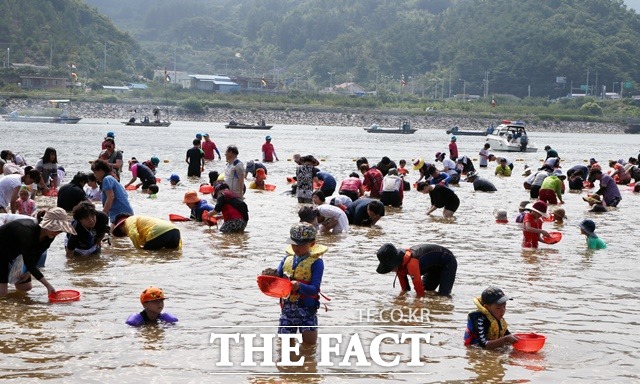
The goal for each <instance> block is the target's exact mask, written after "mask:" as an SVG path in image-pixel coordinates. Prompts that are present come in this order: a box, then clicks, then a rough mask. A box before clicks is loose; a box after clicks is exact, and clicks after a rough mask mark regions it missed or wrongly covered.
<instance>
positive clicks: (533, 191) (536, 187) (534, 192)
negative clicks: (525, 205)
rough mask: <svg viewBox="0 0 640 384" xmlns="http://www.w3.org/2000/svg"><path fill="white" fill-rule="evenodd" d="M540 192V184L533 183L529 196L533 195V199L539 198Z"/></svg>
mask: <svg viewBox="0 0 640 384" xmlns="http://www.w3.org/2000/svg"><path fill="white" fill-rule="evenodd" d="M539 193H540V186H539V185H532V186H531V189H530V190H529V196H531V198H532V199H537V198H538V194H539Z"/></svg>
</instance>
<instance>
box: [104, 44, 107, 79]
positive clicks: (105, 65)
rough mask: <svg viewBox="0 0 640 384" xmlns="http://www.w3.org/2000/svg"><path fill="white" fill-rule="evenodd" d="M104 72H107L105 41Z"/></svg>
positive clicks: (105, 46) (105, 45) (105, 47)
mask: <svg viewBox="0 0 640 384" xmlns="http://www.w3.org/2000/svg"><path fill="white" fill-rule="evenodd" d="M104 73H107V42H106V41H105V42H104Z"/></svg>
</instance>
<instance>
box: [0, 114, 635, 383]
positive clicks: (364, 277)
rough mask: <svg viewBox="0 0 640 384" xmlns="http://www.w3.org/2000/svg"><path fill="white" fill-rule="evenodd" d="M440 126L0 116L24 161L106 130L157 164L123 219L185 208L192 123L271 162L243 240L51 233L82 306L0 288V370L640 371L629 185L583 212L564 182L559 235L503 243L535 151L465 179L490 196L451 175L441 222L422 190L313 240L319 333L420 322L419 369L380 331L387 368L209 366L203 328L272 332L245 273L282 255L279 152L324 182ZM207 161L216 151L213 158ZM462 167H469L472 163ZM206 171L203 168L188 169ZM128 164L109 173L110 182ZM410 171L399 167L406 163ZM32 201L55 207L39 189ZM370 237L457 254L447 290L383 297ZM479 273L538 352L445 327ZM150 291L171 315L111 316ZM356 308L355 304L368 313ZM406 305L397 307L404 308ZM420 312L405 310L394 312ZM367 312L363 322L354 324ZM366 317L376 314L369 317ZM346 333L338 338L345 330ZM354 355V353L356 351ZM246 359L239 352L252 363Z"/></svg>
mask: <svg viewBox="0 0 640 384" xmlns="http://www.w3.org/2000/svg"><path fill="white" fill-rule="evenodd" d="M444 128H445V127H443V129H439V130H419V131H418V132H417V133H415V134H414V135H389V134H369V133H366V132H364V131H363V129H362V127H320V126H318V127H315V126H291V125H289V126H275V127H274V128H273V129H271V130H270V131H244V130H229V129H224V126H223V124H222V123H206V124H205V123H193V122H174V123H173V124H172V125H171V127H168V128H142V127H124V126H122V125H121V124H119V122H118V121H116V120H109V121H107V120H98V119H93V120H92V119H85V120H83V121H82V122H81V124H78V125H48V124H13V123H6V122H3V123H2V124H1V125H0V130H1V131H2V135H1V142H2V145H1V146H2V148H3V149H5V148H8V149H12V150H14V151H15V152H18V153H20V154H22V155H23V156H24V157H25V158H26V159H27V161H28V162H29V163H30V164H35V163H36V161H37V159H38V157H41V156H42V154H43V153H44V149H45V147H47V146H52V147H54V148H56V149H57V151H58V158H59V162H60V164H61V165H63V166H64V167H65V169H66V171H67V172H68V175H67V177H66V180H67V181H69V180H70V179H71V176H72V175H73V174H74V173H75V172H77V171H80V170H82V171H89V160H92V159H94V158H95V157H96V156H97V154H98V153H99V149H100V143H101V142H102V139H103V137H104V136H105V134H106V132H107V131H114V132H115V134H116V143H117V147H118V148H119V149H122V150H124V158H125V160H126V159H129V158H130V157H132V156H135V157H137V158H138V159H148V158H149V157H150V156H153V155H155V156H158V157H159V158H160V159H161V163H160V166H159V168H158V173H157V174H158V176H159V177H161V178H162V179H163V181H162V182H161V183H160V187H161V191H160V193H159V195H158V198H157V199H148V198H147V197H146V196H145V195H142V194H139V193H138V192H129V197H130V200H131V202H132V204H133V206H134V209H135V212H136V213H137V214H144V215H151V216H156V217H161V218H165V219H166V218H168V215H169V213H177V214H181V215H184V216H188V208H187V207H186V206H185V205H184V204H182V203H181V200H182V196H183V194H184V192H186V191H188V190H190V189H197V187H198V185H199V183H200V182H205V181H206V178H205V177H203V178H202V179H201V180H196V179H187V178H186V167H187V165H186V163H185V162H184V156H185V152H186V150H187V149H189V148H190V147H191V141H192V139H193V138H194V135H195V134H196V133H198V132H203V133H204V132H208V133H209V134H210V135H211V137H212V139H213V140H214V141H215V142H216V144H217V145H218V146H219V148H220V150H221V152H224V148H225V147H226V146H227V145H229V144H236V145H237V146H238V147H239V149H240V156H239V158H240V159H241V160H243V161H245V162H246V161H247V160H249V159H257V158H258V157H260V147H261V145H262V143H263V141H264V136H265V135H266V134H269V135H271V136H272V138H273V140H272V143H273V144H274V146H275V148H276V152H277V154H278V156H279V157H280V159H281V161H279V162H276V163H273V164H268V169H269V175H268V182H269V183H272V184H276V186H277V188H276V191H275V192H264V191H254V190H249V191H248V192H247V195H246V201H247V204H248V205H249V210H250V221H249V225H248V226H247V230H246V232H245V233H243V234H235V235H221V234H220V233H218V232H217V231H216V230H215V229H209V228H207V227H206V226H203V225H200V224H197V223H191V222H186V223H178V224H177V225H178V226H179V228H180V230H181V232H182V237H183V243H184V247H183V249H182V251H181V252H147V251H142V250H136V249H134V248H133V246H132V245H131V243H130V242H129V240H128V239H118V240H114V242H113V245H112V246H111V247H109V246H107V247H105V248H104V250H103V252H102V255H100V257H89V258H81V257H78V258H73V259H66V258H65V256H64V251H63V243H62V236H59V237H58V238H57V239H56V240H55V241H54V243H53V244H52V246H51V249H50V250H49V256H48V260H47V265H46V267H45V268H44V269H43V271H44V274H45V276H47V278H48V280H49V281H50V282H51V283H52V284H53V285H54V286H55V287H56V288H58V289H63V288H73V289H77V290H79V291H81V293H82V297H81V300H80V301H78V302H75V303H71V304H65V305H60V304H50V303H48V302H47V296H46V290H45V288H44V287H43V286H42V285H40V284H38V283H36V284H35V285H34V289H33V290H32V291H31V292H29V293H28V294H26V295H20V294H16V293H14V292H13V288H10V292H11V293H10V295H9V296H8V297H7V298H4V299H0V318H1V319H2V321H0V353H1V354H2V360H1V362H0V377H2V378H3V379H5V380H12V381H14V382H24V381H35V380H38V379H51V380H53V381H60V382H77V381H88V382H116V381H117V382H137V381H141V380H145V381H147V380H148V381H151V382H176V381H181V382H203V381H205V382H219V383H228V382H253V383H260V382H269V383H276V382H277V383H280V382H282V383H289V382H318V383H319V382H326V383H333V382H357V383H372V382H411V383H414V382H415V383H421V382H449V383H463V382H465V383H466V382H476V383H488V382H524V381H531V382H540V383H546V382H594V381H609V382H629V381H638V380H640V375H638V373H637V369H636V363H637V361H638V358H639V357H640V356H639V355H638V350H639V349H640V339H639V338H638V337H637V335H638V333H640V325H638V323H639V321H638V314H637V312H638V293H637V292H638V291H639V288H640V283H639V282H638V279H637V276H638V275H639V274H640V267H638V265H639V263H638V253H637V246H638V241H636V240H634V239H636V238H637V234H638V233H639V231H638V230H639V228H638V224H637V223H638V218H639V217H640V205H639V204H638V199H639V198H640V196H638V195H634V194H632V193H631V191H630V190H629V189H628V188H627V187H622V195H623V200H622V202H621V204H620V206H619V208H618V209H614V210H613V211H612V212H609V213H606V214H601V215H594V214H590V213H588V212H587V209H588V207H587V205H586V203H584V202H583V201H582V198H581V197H582V196H584V195H585V192H583V193H582V194H578V193H569V194H567V196H566V198H565V199H566V204H565V205H564V208H565V210H566V211H567V215H568V217H569V219H568V220H567V221H566V222H565V224H564V225H563V226H561V227H557V226H555V225H554V224H548V223H547V224H545V226H544V228H545V229H551V230H559V231H562V232H563V234H564V238H563V240H562V241H561V242H560V243H558V244H556V245H553V246H550V245H542V246H541V247H540V249H538V250H535V251H525V250H522V249H521V247H520V244H521V238H522V233H521V230H520V229H519V228H518V227H517V226H516V225H515V224H513V219H514V217H515V215H516V212H517V207H518V204H519V202H520V201H521V200H526V199H527V196H528V195H527V193H525V191H524V190H523V189H522V187H521V185H522V181H523V179H524V178H523V177H522V176H521V174H522V171H523V167H524V165H525V164H528V165H531V166H538V165H539V164H540V160H541V159H543V158H544V153H543V152H538V153H527V154H508V155H507V157H511V158H512V160H514V162H515V165H516V168H515V170H514V175H513V176H512V177H511V178H498V177H496V176H494V175H493V172H492V171H493V166H491V167H490V168H489V169H483V170H480V174H481V175H482V176H484V177H487V178H488V179H490V180H491V181H493V182H494V183H495V184H496V186H497V188H498V192H496V193H492V194H487V193H479V192H478V193H476V192H474V191H473V188H472V186H471V184H468V183H461V184H460V185H459V186H453V188H454V190H455V191H456V193H457V194H458V195H459V196H460V198H461V205H460V208H459V210H458V212H456V215H455V218H454V219H452V220H446V219H443V218H442V217H441V215H442V214H441V211H436V213H435V214H434V215H433V216H426V215H425V212H426V210H427V209H428V207H429V203H428V197H427V196H426V195H422V194H418V193H416V192H415V191H411V192H408V193H406V195H405V199H404V206H403V207H402V208H401V209H388V210H387V215H386V216H385V217H384V218H382V219H381V220H380V222H379V223H378V225H376V226H375V227H373V228H361V227H352V228H351V230H350V231H349V233H348V234H347V235H341V236H331V235H321V236H320V237H319V239H318V241H319V243H321V244H325V245H327V246H328V247H329V252H328V253H326V254H325V255H324V260H325V274H324V278H323V285H322V291H323V292H324V293H325V294H326V295H327V296H329V297H330V298H331V299H332V300H331V301H329V302H326V301H323V302H326V303H327V306H328V309H329V310H328V311H326V312H325V311H324V310H323V309H321V310H320V311H319V322H320V328H319V332H320V334H329V333H341V334H343V335H345V338H348V337H350V336H351V335H353V334H358V335H359V337H360V339H361V340H363V344H366V343H367V341H371V339H373V338H374V337H375V336H376V335H379V334H382V333H398V334H399V333H401V332H409V333H429V334H430V336H431V339H430V342H429V343H428V344H426V343H424V344H423V345H422V347H421V351H420V354H421V360H422V361H423V363H424V365H423V366H421V367H410V366H407V365H406V363H407V362H408V361H409V359H410V356H409V346H408V344H406V343H400V344H396V343H393V342H391V341H390V340H386V341H385V342H384V343H383V348H382V350H383V353H382V357H383V358H384V359H386V360H391V359H392V358H393V357H394V356H400V362H401V363H400V364H399V365H398V366H395V367H381V366H379V365H376V364H371V365H370V366H361V367H356V366H355V360H353V359H352V361H354V364H353V365H351V366H348V367H341V366H338V365H337V362H338V361H339V360H340V359H337V360H336V359H335V358H334V359H332V360H333V361H334V363H335V365H333V366H329V367H327V366H322V365H319V364H318V360H319V358H320V352H318V353H317V354H315V358H313V357H311V356H308V361H307V363H306V364H305V365H304V366H302V367H264V366H260V365H258V366H257V367H241V366H240V365H239V364H240V363H241V362H242V360H243V349H242V348H240V347H235V346H234V347H232V348H231V351H230V358H231V360H232V361H234V362H235V365H234V366H233V367H218V366H216V364H215V363H216V361H218V359H219V355H220V351H219V349H220V348H219V345H217V344H215V343H214V344H211V343H210V342H209V341H210V337H211V333H212V332H215V333H273V332H274V331H275V329H276V325H277V321H278V315H279V307H278V305H277V300H275V299H272V298H269V297H267V296H265V295H263V294H262V293H261V292H260V291H259V290H258V288H257V285H256V281H255V280H256V275H258V274H259V272H260V271H261V270H262V269H263V268H265V267H276V266H277V264H278V262H279V261H280V259H281V258H282V256H283V255H284V247H285V243H284V241H285V239H286V238H287V236H288V231H289V228H290V226H291V225H292V224H293V223H294V222H296V221H297V215H296V211H297V208H298V207H299V206H298V204H297V203H296V200H295V199H294V198H292V197H290V196H288V195H286V194H283V192H285V191H286V190H287V189H288V188H289V185H288V184H287V182H286V176H291V175H292V174H293V173H294V163H293V162H291V161H288V159H291V157H292V155H293V154H294V153H301V154H313V155H315V156H316V158H318V159H320V160H321V164H320V168H321V169H323V170H326V171H328V172H330V173H332V174H333V175H334V176H335V177H336V178H337V179H338V182H339V181H340V180H341V179H342V178H344V177H346V176H347V175H348V173H350V172H352V171H355V162H354V160H355V158H357V157H360V156H365V157H367V158H369V159H370V160H371V161H372V162H373V161H375V162H377V161H379V160H380V158H381V157H382V156H385V155H386V156H389V157H390V158H392V159H394V160H395V161H396V162H397V161H398V160H400V159H401V158H404V159H406V160H407V161H408V163H409V164H410V163H411V161H410V159H411V158H414V157H424V158H425V159H428V160H430V159H432V158H433V156H434V154H435V152H438V151H442V150H445V149H446V148H447V143H448V136H447V135H446V134H445V133H444ZM530 140H531V141H533V142H536V143H537V145H538V146H539V147H540V148H542V147H544V145H545V144H550V145H552V146H553V147H554V148H555V149H557V150H558V151H559V152H560V155H561V157H562V158H563V159H564V169H565V170H566V169H568V168H569V167H570V166H571V165H574V164H585V161H586V160H587V159H588V158H590V157H595V158H596V159H598V160H599V161H600V163H601V164H602V165H603V168H604V169H608V168H607V161H608V160H609V159H618V158H624V159H626V158H628V157H629V156H634V157H635V156H636V155H637V154H638V152H639V150H640V135H605V134H568V133H562V134H559V133H536V132H531V133H530ZM483 143H484V138H483V137H463V136H460V137H458V147H459V151H460V154H461V155H468V156H469V157H471V158H474V159H477V153H478V151H479V150H480V149H481V148H482V145H483ZM223 158H224V157H223ZM476 164H477V162H476ZM223 167H224V163H223V162H219V161H214V162H210V163H208V164H207V167H206V169H207V171H209V170H218V171H222V170H223ZM172 173H178V174H180V175H181V177H182V179H183V183H184V184H185V185H184V186H182V187H176V188H170V187H169V186H168V182H167V181H166V179H167V178H168V177H169V176H170V175H171V174H172ZM205 173H206V172H205ZM129 176H130V174H129V173H128V172H126V171H125V172H124V176H123V180H125V181H126V180H128V177H129ZM408 177H409V180H410V181H411V182H413V180H414V179H415V178H417V176H416V172H414V171H411V172H410V173H409V176H408ZM37 203H38V205H39V206H41V207H47V206H51V205H52V204H54V201H53V200H51V198H44V197H39V198H38V200H37ZM498 209H506V210H507V212H508V214H509V219H510V223H509V224H507V225H498V224H495V223H494V219H493V212H494V211H495V210H498ZM583 218H592V219H593V220H594V221H595V222H596V224H597V226H598V227H597V233H598V234H599V235H600V236H601V237H602V238H604V239H605V241H607V242H608V245H609V247H608V248H607V249H606V250H601V251H595V252H592V251H588V250H587V249H586V244H585V239H584V237H583V236H581V235H580V231H579V229H578V227H577V224H578V223H579V222H580V221H581V219H583ZM385 242H393V243H395V244H396V245H398V246H411V245H414V244H418V243H422V242H427V243H429V242H430V243H437V244H440V245H443V246H445V247H447V248H449V249H451V250H452V251H453V253H454V254H455V255H456V257H457V260H458V274H457V277H456V283H455V285H454V288H453V294H452V297H451V298H444V297H438V296H435V295H432V294H429V295H427V297H426V298H423V299H416V298H415V297H414V295H413V293H409V294H406V295H401V294H400V289H399V285H398V284H396V287H395V288H394V287H393V280H394V278H393V276H392V274H388V275H378V274H376V273H375V269H376V266H377V264H378V262H377V259H376V256H375V252H376V250H377V248H378V247H379V246H380V245H382V244H383V243H385ZM490 284H496V285H499V286H501V287H503V288H504V290H505V291H506V292H507V294H509V295H512V296H514V298H515V299H514V300H513V301H510V302H509V304H508V308H507V315H506V319H507V320H508V322H509V324H510V329H511V331H512V332H538V333H542V334H544V335H546V337H547V341H546V345H545V346H544V348H543V349H542V350H541V351H540V352H539V353H537V354H525V353H520V352H514V351H512V350H511V349H510V348H506V349H502V350H499V351H495V352H488V351H481V350H478V349H474V348H471V349H468V348H465V347H464V346H463V343H462V335H463V333H464V329H465V326H466V316H467V313H468V312H469V311H472V310H474V306H473V303H472V298H473V297H474V296H477V295H479V294H480V292H481V291H482V290H483V289H484V288H485V287H486V286H488V285H490ZM150 285H157V286H160V287H162V288H163V289H164V290H165V292H166V295H167V297H168V298H169V299H168V300H166V301H165V310H166V311H168V312H171V313H172V314H174V315H176V316H177V317H178V318H179V319H180V321H179V322H178V323H177V324H176V325H174V326H158V327H146V328H142V329H134V328H130V327H128V326H126V325H125V324H124V321H125V319H126V318H127V316H128V315H129V314H131V313H134V312H138V311H140V304H139V300H138V297H139V294H140V292H141V291H142V290H143V289H144V288H146V287H148V286H150ZM367 311H369V312H367ZM412 311H413V312H412ZM416 311H422V312H420V313H427V314H428V316H422V317H421V318H420V319H419V320H418V321H416V319H415V318H408V316H409V314H410V313H418V312H416ZM366 313H370V314H371V318H369V319H367V318H366ZM380 314H382V315H380ZM345 340H348V339H345ZM367 354H368V352H367ZM260 359H261V355H260V354H257V355H256V361H257V362H259V361H260Z"/></svg>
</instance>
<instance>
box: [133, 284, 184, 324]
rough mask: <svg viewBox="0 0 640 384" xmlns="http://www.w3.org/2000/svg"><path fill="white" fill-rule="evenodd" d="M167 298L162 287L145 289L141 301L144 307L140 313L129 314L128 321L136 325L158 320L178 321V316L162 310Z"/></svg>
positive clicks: (153, 322) (152, 322)
mask: <svg viewBox="0 0 640 384" xmlns="http://www.w3.org/2000/svg"><path fill="white" fill-rule="evenodd" d="M165 299H166V297H165V296H164V292H163V291H162V289H160V288H157V287H149V288H147V289H145V290H144V291H142V293H141V294H140V303H141V304H142V307H143V308H144V309H143V310H142V312H140V313H134V314H133V315H131V316H129V318H128V319H127V321H126V323H127V324H129V325H131V326H134V327H139V326H141V325H145V324H156V323H158V322H163V323H170V324H171V323H176V322H177V321H178V318H177V317H175V316H173V315H172V314H170V313H168V312H162V310H163V309H164V301H165Z"/></svg>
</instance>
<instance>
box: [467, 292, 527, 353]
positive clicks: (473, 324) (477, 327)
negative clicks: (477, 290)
mask: <svg viewBox="0 0 640 384" xmlns="http://www.w3.org/2000/svg"><path fill="white" fill-rule="evenodd" d="M509 300H512V299H511V297H509V296H507V295H505V294H504V292H503V291H502V289H500V288H498V287H489V288H487V289H485V290H484V291H483V292H482V295H481V296H480V297H475V298H474V299H473V302H474V304H475V305H476V307H477V308H478V310H477V311H474V312H471V313H469V315H468V317H467V329H466V330H465V332H464V345H466V346H469V345H479V346H480V347H482V348H484V349H496V348H499V347H502V346H503V345H507V344H513V343H515V342H517V341H518V339H517V338H516V337H515V336H513V335H512V334H511V332H509V329H507V327H508V324H507V322H506V321H505V319H504V314H505V313H506V312H507V301H509Z"/></svg>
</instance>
